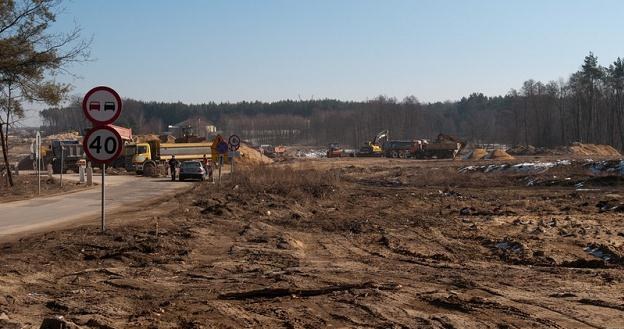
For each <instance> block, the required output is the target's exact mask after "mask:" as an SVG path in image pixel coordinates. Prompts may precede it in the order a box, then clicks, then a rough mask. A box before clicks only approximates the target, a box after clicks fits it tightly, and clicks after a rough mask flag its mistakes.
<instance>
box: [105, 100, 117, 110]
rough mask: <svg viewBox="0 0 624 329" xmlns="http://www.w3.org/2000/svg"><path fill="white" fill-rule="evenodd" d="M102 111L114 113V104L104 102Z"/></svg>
mask: <svg viewBox="0 0 624 329" xmlns="http://www.w3.org/2000/svg"><path fill="white" fill-rule="evenodd" d="M104 111H113V112H115V103H114V102H105V103H104Z"/></svg>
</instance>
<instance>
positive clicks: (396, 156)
mask: <svg viewBox="0 0 624 329" xmlns="http://www.w3.org/2000/svg"><path fill="white" fill-rule="evenodd" d="M392 157H393V158H395V159H396V158H398V157H399V152H397V151H392Z"/></svg>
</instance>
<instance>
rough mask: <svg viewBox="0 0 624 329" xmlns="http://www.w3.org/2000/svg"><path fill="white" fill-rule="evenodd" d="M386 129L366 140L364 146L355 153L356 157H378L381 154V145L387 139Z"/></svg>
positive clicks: (387, 132)
mask: <svg viewBox="0 0 624 329" xmlns="http://www.w3.org/2000/svg"><path fill="white" fill-rule="evenodd" d="M389 134H390V132H389V131H388V130H383V131H380V132H379V133H377V135H376V136H375V137H374V138H373V139H372V140H370V141H368V142H366V144H364V146H362V147H361V148H360V150H359V151H358V152H357V153H356V156H358V157H380V156H383V149H382V145H383V143H384V142H385V141H387V140H388V135H389Z"/></svg>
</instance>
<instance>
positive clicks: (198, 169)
mask: <svg viewBox="0 0 624 329" xmlns="http://www.w3.org/2000/svg"><path fill="white" fill-rule="evenodd" d="M187 178H192V179H199V180H202V181H203V180H204V178H206V169H204V166H203V165H202V163H201V162H200V161H196V160H193V161H184V162H182V164H181V165H180V181H183V180H185V179H187Z"/></svg>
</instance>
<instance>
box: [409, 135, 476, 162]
mask: <svg viewBox="0 0 624 329" xmlns="http://www.w3.org/2000/svg"><path fill="white" fill-rule="evenodd" d="M415 146H416V148H415V150H414V151H413V154H412V155H413V157H415V158H417V159H455V157H456V156H457V154H459V152H461V150H462V149H463V148H464V147H465V146H466V143H465V142H464V141H461V140H459V139H457V138H455V137H453V136H450V135H445V134H439V135H438V137H437V138H436V140H435V141H433V142H429V141H427V140H418V141H416V144H415Z"/></svg>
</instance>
